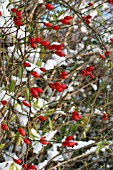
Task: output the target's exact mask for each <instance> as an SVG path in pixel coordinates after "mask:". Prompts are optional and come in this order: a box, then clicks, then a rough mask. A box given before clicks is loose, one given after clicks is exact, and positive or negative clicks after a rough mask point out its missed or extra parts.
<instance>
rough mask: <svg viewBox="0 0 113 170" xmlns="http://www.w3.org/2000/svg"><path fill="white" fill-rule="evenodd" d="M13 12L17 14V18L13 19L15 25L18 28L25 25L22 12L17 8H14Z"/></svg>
mask: <svg viewBox="0 0 113 170" xmlns="http://www.w3.org/2000/svg"><path fill="white" fill-rule="evenodd" d="M11 12H12V13H15V16H14V18H13V21H14V23H15V25H16V26H18V27H19V26H21V25H23V23H22V16H21V14H22V13H21V11H19V10H17V9H16V8H12V9H11Z"/></svg>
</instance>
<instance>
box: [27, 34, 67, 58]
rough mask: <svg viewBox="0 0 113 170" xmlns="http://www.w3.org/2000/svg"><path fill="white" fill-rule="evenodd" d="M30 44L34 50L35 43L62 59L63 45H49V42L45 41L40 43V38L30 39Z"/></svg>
mask: <svg viewBox="0 0 113 170" xmlns="http://www.w3.org/2000/svg"><path fill="white" fill-rule="evenodd" d="M30 43H31V47H32V48H36V43H40V45H42V46H44V47H46V49H47V50H55V54H57V55H58V56H60V57H64V56H65V54H64V52H62V51H61V50H62V49H63V44H59V45H57V44H54V45H50V42H49V41H47V40H44V41H42V40H41V38H40V37H37V38H34V37H32V38H30Z"/></svg>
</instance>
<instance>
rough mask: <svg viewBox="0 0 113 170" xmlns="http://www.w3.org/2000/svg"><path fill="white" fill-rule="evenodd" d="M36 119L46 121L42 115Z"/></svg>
mask: <svg viewBox="0 0 113 170" xmlns="http://www.w3.org/2000/svg"><path fill="white" fill-rule="evenodd" d="M38 119H39V120H40V121H42V122H45V121H46V117H44V116H39V117H38Z"/></svg>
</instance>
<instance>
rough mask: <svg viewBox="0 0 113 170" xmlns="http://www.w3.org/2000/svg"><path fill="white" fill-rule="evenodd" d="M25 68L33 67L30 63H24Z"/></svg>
mask: <svg viewBox="0 0 113 170" xmlns="http://www.w3.org/2000/svg"><path fill="white" fill-rule="evenodd" d="M23 66H24V67H31V65H30V63H28V62H24V63H23Z"/></svg>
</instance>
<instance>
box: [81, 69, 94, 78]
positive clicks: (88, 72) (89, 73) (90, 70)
mask: <svg viewBox="0 0 113 170" xmlns="http://www.w3.org/2000/svg"><path fill="white" fill-rule="evenodd" d="M93 70H94V67H93V66H89V67H87V68H86V69H85V70H82V71H81V74H82V75H83V76H89V77H91V78H92V79H94V75H93V74H92V71H93Z"/></svg>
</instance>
